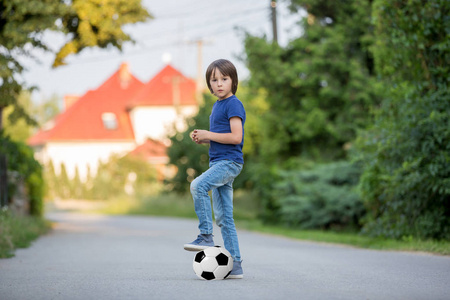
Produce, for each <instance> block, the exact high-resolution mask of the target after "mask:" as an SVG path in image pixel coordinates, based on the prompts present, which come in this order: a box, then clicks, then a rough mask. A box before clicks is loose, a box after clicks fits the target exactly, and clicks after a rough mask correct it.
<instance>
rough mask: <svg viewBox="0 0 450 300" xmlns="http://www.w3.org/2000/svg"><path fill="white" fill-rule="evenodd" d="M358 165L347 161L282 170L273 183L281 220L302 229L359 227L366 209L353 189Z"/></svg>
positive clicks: (356, 182)
mask: <svg viewBox="0 0 450 300" xmlns="http://www.w3.org/2000/svg"><path fill="white" fill-rule="evenodd" d="M360 173H361V168H360V167H359V166H357V165H356V164H351V163H349V162H346V161H342V162H335V163H331V164H324V165H317V166H315V167H314V168H312V169H310V170H304V171H300V170H299V171H281V172H280V180H279V181H278V182H276V183H275V184H274V185H273V191H272V193H273V197H277V198H278V199H279V203H280V206H281V208H280V210H279V216H278V217H279V218H280V220H281V222H282V223H283V224H286V225H288V226H290V227H297V228H303V229H330V228H333V229H342V228H358V227H359V220H360V218H361V217H362V216H363V215H364V213H365V209H364V206H363V203H362V201H361V199H360V197H359V195H358V192H357V190H356V187H357V184H358V181H359V176H360Z"/></svg>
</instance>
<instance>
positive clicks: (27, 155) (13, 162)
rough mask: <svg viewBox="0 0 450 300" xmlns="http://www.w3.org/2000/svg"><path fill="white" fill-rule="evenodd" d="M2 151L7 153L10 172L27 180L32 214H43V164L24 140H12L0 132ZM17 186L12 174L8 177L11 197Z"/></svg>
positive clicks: (0, 148) (0, 149)
mask: <svg viewBox="0 0 450 300" xmlns="http://www.w3.org/2000/svg"><path fill="white" fill-rule="evenodd" d="M0 145H1V147H0V153H1V154H4V155H6V158H7V164H8V171H10V174H14V175H15V176H18V177H21V178H23V179H24V181H25V187H26V190H27V191H26V192H27V196H28V199H29V201H30V214H31V215H34V216H42V213H43V197H44V189H43V188H44V182H43V177H42V176H43V175H42V166H41V165H40V164H39V162H38V161H36V160H35V159H34V152H33V149H31V148H30V147H29V146H27V145H25V144H24V143H22V142H15V141H12V140H11V139H10V138H9V137H6V136H4V135H2V133H1V132H0ZM16 189H17V186H16V183H15V182H14V180H13V178H12V176H9V178H8V195H9V197H10V198H11V197H12V195H14V193H15V192H16Z"/></svg>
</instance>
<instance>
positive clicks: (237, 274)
mask: <svg viewBox="0 0 450 300" xmlns="http://www.w3.org/2000/svg"><path fill="white" fill-rule="evenodd" d="M241 263H242V261H233V270H231V273H230V275H228V277H227V278H230V279H242V278H244V271H242V266H241Z"/></svg>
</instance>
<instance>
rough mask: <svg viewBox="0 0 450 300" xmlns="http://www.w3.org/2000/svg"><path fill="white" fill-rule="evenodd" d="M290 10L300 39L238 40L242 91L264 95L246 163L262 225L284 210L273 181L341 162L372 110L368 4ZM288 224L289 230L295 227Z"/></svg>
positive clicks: (305, 5) (312, 0)
mask: <svg viewBox="0 0 450 300" xmlns="http://www.w3.org/2000/svg"><path fill="white" fill-rule="evenodd" d="M290 8H291V10H292V11H294V12H296V11H299V10H306V12H307V14H308V15H307V17H305V18H303V19H302V20H300V22H299V24H298V25H299V26H301V27H302V29H303V31H304V33H303V34H302V35H301V36H299V37H298V38H295V39H293V40H291V41H290V42H289V44H288V45H287V46H286V47H281V46H279V45H277V44H276V43H272V42H270V41H268V40H267V39H266V38H265V37H255V36H250V35H247V37H246V39H245V51H246V62H247V65H248V68H249V70H250V71H251V78H250V80H249V85H250V87H252V88H255V89H263V90H264V91H265V94H266V95H267V96H266V99H265V102H266V105H267V109H266V111H265V113H264V115H263V116H264V121H263V122H262V123H261V124H260V128H259V130H260V132H261V133H260V134H259V135H258V137H259V141H258V142H259V145H258V146H259V150H258V152H257V154H256V156H257V158H252V159H254V160H255V161H256V162H257V164H255V165H253V166H251V168H252V169H253V175H252V180H253V182H254V187H255V188H256V189H257V190H258V192H259V196H260V198H261V202H262V205H263V206H264V209H263V215H262V218H263V219H264V220H265V221H266V222H277V221H279V220H280V214H281V212H285V211H286V210H289V208H287V206H288V205H290V204H288V203H287V202H283V201H281V200H280V199H279V197H276V196H274V195H273V191H272V188H273V184H274V182H277V184H280V185H283V184H288V183H287V182H284V181H285V180H287V178H285V177H283V176H281V177H280V174H284V172H285V171H289V170H293V172H295V171H300V170H308V169H311V168H313V167H314V165H316V164H317V163H329V162H332V161H339V160H345V159H348V156H349V150H350V149H352V144H353V142H354V140H355V138H356V136H357V132H358V130H361V129H364V128H366V126H368V124H370V123H371V121H372V117H371V115H370V109H371V108H372V107H373V106H376V105H378V104H379V102H380V97H379V92H380V91H379V89H380V87H379V85H378V84H377V81H376V78H375V73H374V72H375V69H374V61H373V56H372V54H371V52H370V46H371V45H372V43H373V36H372V34H373V26H372V24H371V23H370V15H371V1H322V0H307V1H296V0H292V1H290ZM285 206H286V207H285ZM315 216H317V215H315ZM294 219H295V214H293V215H292V218H291V220H290V221H289V222H290V223H295V224H298V222H295V221H294ZM300 220H301V218H299V219H298V221H299V222H300ZM318 222H321V221H318Z"/></svg>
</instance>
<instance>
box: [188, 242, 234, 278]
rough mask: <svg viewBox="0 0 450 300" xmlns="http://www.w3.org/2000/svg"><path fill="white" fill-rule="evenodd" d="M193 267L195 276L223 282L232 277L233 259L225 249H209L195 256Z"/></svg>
mask: <svg viewBox="0 0 450 300" xmlns="http://www.w3.org/2000/svg"><path fill="white" fill-rule="evenodd" d="M193 267H194V272H195V274H197V276H198V277H199V278H201V279H204V280H221V279H225V278H227V276H228V275H230V273H231V270H232V269H233V258H232V257H231V255H230V252H228V251H227V249H225V248H222V247H220V246H215V247H209V248H206V249H204V250H202V251H200V252H198V253H197V254H196V255H195V257H194V262H193Z"/></svg>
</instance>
